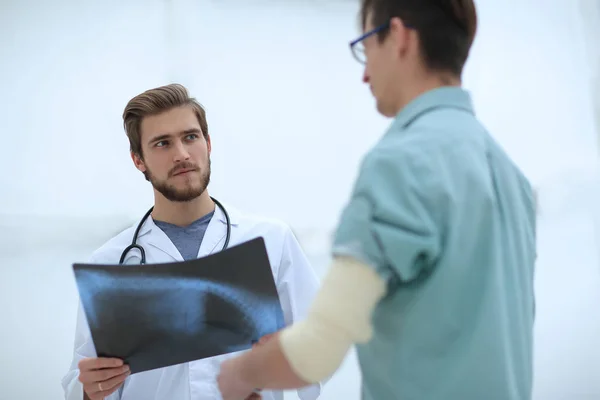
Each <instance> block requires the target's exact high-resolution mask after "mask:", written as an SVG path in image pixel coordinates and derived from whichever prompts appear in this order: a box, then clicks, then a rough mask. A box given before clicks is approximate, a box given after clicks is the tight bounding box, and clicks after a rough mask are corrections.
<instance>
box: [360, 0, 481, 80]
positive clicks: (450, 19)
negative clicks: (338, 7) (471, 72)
mask: <svg viewBox="0 0 600 400" xmlns="http://www.w3.org/2000/svg"><path fill="white" fill-rule="evenodd" d="M360 17H361V23H362V26H363V28H364V27H365V26H366V23H367V18H370V22H371V23H372V24H373V27H378V26H380V25H383V24H385V23H387V22H390V20H391V19H392V18H399V19H401V20H402V21H403V22H404V24H405V25H407V26H409V27H411V28H412V29H414V30H416V31H417V33H418V35H419V39H420V43H421V55H422V57H423V61H424V63H425V66H426V67H427V68H429V69H430V70H432V71H437V72H450V73H452V74H454V75H456V76H459V77H460V76H461V75H462V71H463V68H464V65H465V63H466V61H467V58H468V56H469V52H470V50H471V45H472V44H473V40H474V38H475V32H476V31H477V12H476V10H475V4H474V2H473V0H362V5H361V11H360ZM388 34H389V30H388V29H384V30H382V31H380V32H379V33H378V37H379V41H380V42H382V41H383V40H385V38H386V37H387V35H388Z"/></svg>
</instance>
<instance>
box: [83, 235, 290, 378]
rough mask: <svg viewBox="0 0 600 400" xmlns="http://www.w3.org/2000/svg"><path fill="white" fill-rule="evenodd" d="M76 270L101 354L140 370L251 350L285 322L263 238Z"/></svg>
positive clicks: (91, 329)
mask: <svg viewBox="0 0 600 400" xmlns="http://www.w3.org/2000/svg"><path fill="white" fill-rule="evenodd" d="M73 270H74V273H75V279H76V282H77V287H78V290H79V295H80V298H81V302H82V305H83V308H84V311H85V315H86V318H87V322H88V325H89V327H90V331H91V335H92V340H93V342H94V346H95V348H96V352H97V354H98V356H99V357H116V358H120V359H122V360H124V361H125V363H127V364H129V366H130V369H131V373H132V374H135V373H138V372H142V371H147V370H151V369H156V368H162V367H167V366H170V365H176V364H180V363H184V362H190V361H194V360H199V359H203V358H207V357H213V356H217V355H221V354H227V353H232V352H236V351H242V350H246V349H249V348H251V346H252V344H253V343H254V342H256V341H258V339H260V338H261V337H262V336H264V335H266V334H269V333H274V332H276V331H278V330H280V329H282V328H283V327H284V319H283V311H282V309H281V304H280V302H279V296H278V294H277V289H276V286H275V282H274V279H273V274H272V271H271V266H270V263H269V259H268V256H267V251H266V248H265V243H264V239H263V238H256V239H253V240H250V241H248V242H245V243H242V244H240V245H237V246H232V247H230V248H228V249H226V250H224V251H221V252H219V253H215V254H211V255H209V256H206V257H203V258H199V259H197V260H190V261H184V262H175V263H166V264H148V265H98V264H74V265H73Z"/></svg>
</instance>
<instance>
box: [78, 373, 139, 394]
mask: <svg viewBox="0 0 600 400" xmlns="http://www.w3.org/2000/svg"><path fill="white" fill-rule="evenodd" d="M129 375H130V373H129V372H124V373H122V374H120V375H117V376H115V377H113V378H111V379H108V380H106V381H102V382H91V383H86V384H85V385H84V386H83V389H84V390H85V392H86V393H87V394H88V396H90V397H91V396H97V395H99V394H101V395H104V396H108V395H110V394H111V393H113V392H114V391H115V390H116V389H118V388H119V387H120V386H121V385H122V384H123V382H125V379H127V377H128V376H129ZM106 393H108V394H106Z"/></svg>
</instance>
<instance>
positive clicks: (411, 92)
mask: <svg viewBox="0 0 600 400" xmlns="http://www.w3.org/2000/svg"><path fill="white" fill-rule="evenodd" d="M413 82H414V84H412V85H409V86H405V87H404V88H403V89H404V90H403V93H402V95H401V96H398V97H399V99H398V100H399V101H398V103H397V104H396V114H397V113H399V112H400V111H401V110H402V109H403V108H404V107H406V105H407V104H409V103H410V102H412V101H413V100H414V99H416V98H417V97H419V96H421V95H422V94H424V93H426V92H429V91H431V90H434V89H438V88H441V87H460V86H461V84H462V83H461V80H460V79H459V78H456V77H453V76H449V75H437V74H436V75H433V74H431V75H427V76H424V77H420V79H414V80H413Z"/></svg>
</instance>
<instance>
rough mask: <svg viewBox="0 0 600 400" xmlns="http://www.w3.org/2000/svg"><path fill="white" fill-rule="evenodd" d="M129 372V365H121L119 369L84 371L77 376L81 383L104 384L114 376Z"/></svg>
mask: <svg viewBox="0 0 600 400" xmlns="http://www.w3.org/2000/svg"><path fill="white" fill-rule="evenodd" d="M126 372H129V365H123V366H122V367H119V368H105V369H97V370H92V371H84V372H81V373H80V374H79V381H80V382H82V383H97V382H104V381H106V380H108V379H111V378H114V377H115V376H118V375H121V374H123V373H126Z"/></svg>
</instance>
